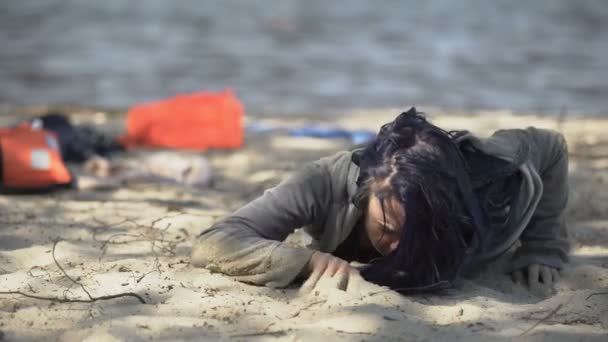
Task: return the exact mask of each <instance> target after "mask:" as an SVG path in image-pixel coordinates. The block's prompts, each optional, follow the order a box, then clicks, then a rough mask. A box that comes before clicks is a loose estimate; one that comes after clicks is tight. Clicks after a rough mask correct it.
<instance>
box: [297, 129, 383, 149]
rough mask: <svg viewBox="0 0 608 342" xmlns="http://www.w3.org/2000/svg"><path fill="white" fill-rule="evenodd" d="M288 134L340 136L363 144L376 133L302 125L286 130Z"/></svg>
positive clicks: (318, 136)
mask: <svg viewBox="0 0 608 342" xmlns="http://www.w3.org/2000/svg"><path fill="white" fill-rule="evenodd" d="M288 134H289V135H291V136H294V137H313V138H328V139H332V138H342V139H349V140H350V141H351V142H352V143H353V144H356V145H357V144H364V143H366V142H368V141H371V140H372V139H374V137H375V136H376V134H375V133H374V132H372V131H368V130H363V129H357V130H348V129H343V128H337V127H324V126H318V125H310V126H303V127H298V128H292V129H290V130H288Z"/></svg>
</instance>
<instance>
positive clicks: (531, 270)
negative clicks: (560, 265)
mask: <svg viewBox="0 0 608 342" xmlns="http://www.w3.org/2000/svg"><path fill="white" fill-rule="evenodd" d="M525 271H527V272H525ZM512 276H513V281H514V282H515V283H517V284H524V283H525V280H526V276H527V280H528V287H529V288H530V291H531V292H532V293H534V294H535V295H540V296H546V295H548V294H549V293H550V292H551V291H552V290H553V287H554V286H555V284H557V282H558V281H559V278H560V275H559V270H558V269H556V268H553V267H551V266H546V265H540V264H531V265H529V266H528V267H527V268H526V269H521V270H517V271H515V272H513V274H512Z"/></svg>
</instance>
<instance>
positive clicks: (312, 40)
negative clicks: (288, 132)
mask: <svg viewBox="0 0 608 342" xmlns="http://www.w3.org/2000/svg"><path fill="white" fill-rule="evenodd" d="M225 87H230V88H233V89H235V90H236V91H237V94H238V95H239V97H240V98H241V99H243V101H244V102H245V104H246V106H248V107H249V108H266V107H270V108H273V109H274V110H285V111H290V112H292V111H303V110H314V109H325V110H327V109H335V110H342V109H346V108H353V107H386V106H390V107H395V106H406V105H412V104H415V105H440V106H449V107H460V108H470V107H475V108H510V109H516V110H540V111H543V112H557V111H559V110H561V109H563V108H567V109H568V110H572V111H580V112H585V113H591V114H599V115H601V114H608V1H603V0H597V1H592V0H587V1H583V0H576V1H574V0H544V1H540V0H536V1H523V0H521V1H514V0H511V1H483V0H461V1H448V0H427V1H397V0H385V1H367V0H349V1H321V0H301V1H298V0H264V1H245V0H243V1H236V0H222V1H203V0H173V1H168V0H147V1H143V0H142V1H134V0H103V1H93V0H2V1H1V2H0V101H5V102H17V103H79V104H92V105H102V106H111V107H126V106H129V105H131V104H133V103H135V102H138V101H147V100H151V99H156V98H161V97H166V96H170V95H173V94H175V93H178V92H189V91H196V90H219V89H222V88H225Z"/></svg>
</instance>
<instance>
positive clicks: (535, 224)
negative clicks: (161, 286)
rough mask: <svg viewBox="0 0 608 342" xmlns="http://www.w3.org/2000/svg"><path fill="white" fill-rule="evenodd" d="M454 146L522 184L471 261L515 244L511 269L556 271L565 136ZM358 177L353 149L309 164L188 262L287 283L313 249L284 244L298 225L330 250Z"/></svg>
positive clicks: (503, 136)
mask: <svg viewBox="0 0 608 342" xmlns="http://www.w3.org/2000/svg"><path fill="white" fill-rule="evenodd" d="M457 143H458V144H461V146H463V145H462V144H468V145H469V146H474V147H475V148H476V149H478V150H479V151H482V152H484V153H486V154H487V155H490V156H495V157H498V158H500V159H502V160H505V161H507V162H509V163H510V164H513V165H515V167H516V173H517V174H518V176H519V177H520V178H519V179H520V180H521V181H520V182H519V183H517V184H519V187H520V188H519V191H517V197H516V200H515V201H512V202H511V203H512V204H511V206H510V208H509V211H510V214H509V215H510V219H509V221H508V222H507V225H506V226H505V227H503V228H502V231H501V232H500V234H498V233H497V234H496V236H495V237H499V238H494V239H491V241H492V242H491V244H490V246H489V248H485V250H483V251H479V252H478V253H477V255H476V259H477V260H478V261H484V260H489V259H491V258H493V257H496V256H498V255H500V254H502V253H503V252H505V251H506V250H507V249H509V248H510V247H511V246H512V245H513V244H514V243H515V242H516V241H517V240H520V241H521V246H520V247H519V249H518V250H517V252H516V254H515V256H514V258H513V260H512V263H511V267H510V270H514V269H518V268H522V267H525V266H527V265H530V264H532V263H538V264H544V265H548V266H552V267H555V268H562V267H563V264H564V262H566V261H567V260H568V248H569V244H568V236H567V231H566V226H565V219H564V210H565V208H566V203H567V198H568V184H567V176H568V159H567V158H568V155H567V147H566V143H565V140H564V138H563V136H562V135H561V134H559V133H557V132H554V131H550V130H541V129H536V128H528V129H525V130H523V129H514V130H501V131H497V132H496V133H494V134H493V135H492V136H491V137H489V138H485V139H480V138H477V137H474V136H473V135H471V134H468V133H467V134H464V135H461V136H460V137H459V138H458V140H457ZM358 175H359V167H358V166H357V165H356V163H354V162H353V158H352V152H339V153H336V154H334V155H332V156H329V157H326V158H322V159H320V160H318V161H316V162H313V163H311V164H309V165H307V166H306V167H304V168H303V169H302V170H299V171H298V172H296V173H294V174H293V175H292V176H290V177H288V178H287V179H285V180H284V181H283V182H281V183H280V184H279V185H278V186H276V187H274V188H272V189H269V190H267V191H266V192H265V193H264V194H263V195H262V196H261V197H259V198H257V199H256V200H254V201H252V202H250V203H248V204H247V205H245V206H244V207H242V208H241V209H239V210H237V211H236V212H235V213H233V214H232V215H230V216H228V217H226V218H224V219H222V220H221V221H219V222H217V223H216V224H214V225H213V226H212V227H210V228H209V229H207V230H205V231H203V232H202V233H201V235H200V236H199V238H198V240H197V241H196V243H195V245H194V247H193V251H192V263H193V264H194V265H195V266H202V267H206V268H208V269H210V270H214V271H218V272H222V273H224V274H227V275H230V276H232V277H234V278H235V279H237V280H240V281H243V282H248V283H253V284H258V285H265V286H270V287H283V286H287V285H289V283H291V282H292V281H293V280H294V279H295V277H296V276H297V275H298V274H299V273H300V271H301V270H302V269H303V268H304V267H305V266H306V264H307V263H308V261H309V259H310V257H311V255H312V253H313V251H312V250H311V249H308V248H304V247H292V246H288V245H286V244H285V243H283V240H285V239H286V237H287V236H288V235H289V234H290V233H292V232H293V231H294V230H295V229H297V228H301V227H304V228H305V230H306V231H307V232H308V233H309V234H310V235H311V236H312V237H313V239H315V240H316V242H317V245H318V248H319V250H320V251H322V252H326V253H331V252H333V251H335V250H336V248H337V247H338V246H339V245H340V244H341V243H342V242H343V241H344V240H345V239H346V238H347V237H348V235H349V234H350V233H351V232H352V230H353V229H354V227H355V225H356V223H357V221H358V220H359V219H360V218H361V217H362V214H363V213H362V212H361V211H360V210H359V209H358V208H357V207H355V205H354V204H353V201H352V199H353V196H354V195H355V193H356V191H357V185H356V181H357V178H358ZM490 234H492V232H490Z"/></svg>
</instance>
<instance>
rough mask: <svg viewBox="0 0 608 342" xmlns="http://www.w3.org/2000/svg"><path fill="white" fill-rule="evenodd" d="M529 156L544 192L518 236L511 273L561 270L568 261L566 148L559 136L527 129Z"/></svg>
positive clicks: (564, 142) (556, 133) (555, 133)
mask: <svg viewBox="0 0 608 342" xmlns="http://www.w3.org/2000/svg"><path fill="white" fill-rule="evenodd" d="M526 132H527V133H528V134H527V137H528V144H529V156H530V162H531V163H532V166H533V167H534V168H535V169H536V171H537V172H538V173H539V175H540V177H541V179H542V184H543V189H542V195H541V198H540V201H539V203H538V206H537V208H536V210H535V211H534V214H533V215H532V218H531V220H530V222H529V224H528V226H527V227H526V229H525V230H524V231H523V233H522V235H521V236H520V241H521V247H520V248H519V249H518V250H517V251H516V253H515V255H514V258H513V260H512V263H511V270H515V269H519V268H522V267H526V266H528V265H530V264H534V263H536V264H543V265H547V266H552V267H555V268H558V269H561V268H562V267H563V265H564V263H565V262H567V261H568V251H569V247H570V245H569V242H568V232H567V229H566V223H565V209H566V205H567V202H568V149H567V145H566V141H565V139H564V137H563V135H562V134H561V133H558V132H555V131H551V130H542V129H536V128H528V129H526Z"/></svg>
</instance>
